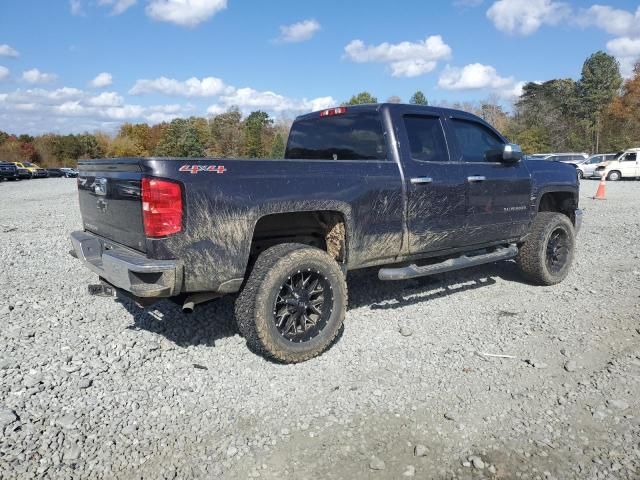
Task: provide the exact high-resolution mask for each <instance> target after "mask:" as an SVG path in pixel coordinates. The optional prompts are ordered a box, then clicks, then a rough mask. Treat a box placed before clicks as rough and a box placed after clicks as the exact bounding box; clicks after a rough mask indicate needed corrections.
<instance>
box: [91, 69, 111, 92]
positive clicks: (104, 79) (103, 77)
mask: <svg viewBox="0 0 640 480" xmlns="http://www.w3.org/2000/svg"><path fill="white" fill-rule="evenodd" d="M112 83H113V77H112V76H111V74H110V73H107V72H102V73H99V74H98V75H97V76H96V78H94V79H93V80H91V82H90V84H91V86H92V87H96V88H103V87H108V86H109V85H111V84H112Z"/></svg>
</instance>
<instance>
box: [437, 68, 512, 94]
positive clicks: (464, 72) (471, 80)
mask: <svg viewBox="0 0 640 480" xmlns="http://www.w3.org/2000/svg"><path fill="white" fill-rule="evenodd" d="M514 82H515V81H514V79H513V77H508V78H505V77H501V76H500V75H498V72H497V71H496V69H495V68H493V67H492V66H490V65H482V64H481V63H472V64H469V65H466V66H465V67H463V68H456V67H447V68H446V69H445V70H444V71H443V72H442V74H441V75H440V79H439V80H438V86H439V87H440V88H444V89H445V90H483V89H489V90H499V89H504V88H507V87H509V86H510V85H513V84H514Z"/></svg>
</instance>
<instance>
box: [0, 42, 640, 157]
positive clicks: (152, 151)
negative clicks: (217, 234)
mask: <svg viewBox="0 0 640 480" xmlns="http://www.w3.org/2000/svg"><path fill="white" fill-rule="evenodd" d="M387 101H388V102H392V103H400V102H401V101H402V99H401V98H400V97H398V96H392V97H390V98H388V99H387ZM377 102H378V99H377V98H376V97H375V96H373V95H372V94H371V93H369V92H367V91H363V92H360V93H358V94H356V95H353V96H352V97H351V98H350V99H349V100H347V101H345V102H343V103H342V105H347V106H348V105H357V104H363V103H377ZM409 103H412V104H416V105H429V101H428V100H427V98H426V96H425V95H424V93H423V92H421V91H417V92H415V93H414V95H412V97H411V98H410V99H409ZM435 106H443V107H450V108H456V109H461V110H465V111H468V112H471V113H474V114H476V115H478V116H480V117H482V118H483V119H485V120H486V121H487V122H489V123H490V124H492V125H494V126H495V127H496V128H497V129H498V130H499V131H501V132H502V133H503V134H504V135H505V136H506V137H507V138H509V140H510V141H512V142H514V143H519V144H520V145H521V146H522V148H523V150H524V151H525V152H527V153H540V152H562V151H581V152H582V151H584V152H588V153H601V152H615V151H619V150H622V149H625V148H629V147H634V146H640V63H639V64H638V65H636V68H635V70H634V73H633V75H632V77H631V78H629V79H627V80H626V81H623V78H622V76H621V75H620V66H619V64H618V62H617V60H616V59H615V58H614V57H612V56H610V55H608V54H606V53H605V52H596V53H594V54H593V55H591V56H590V57H589V58H588V59H587V60H586V61H585V62H584V65H583V68H582V74H581V77H580V79H579V80H577V81H575V80H573V79H570V78H565V79H554V80H549V81H547V82H544V83H536V82H530V83H527V84H526V85H524V87H523V92H522V95H521V96H520V97H519V98H517V99H516V100H515V101H514V103H513V107H512V109H511V111H510V112H509V111H505V109H504V108H503V106H502V105H501V102H500V98H499V97H498V96H496V95H494V96H492V97H489V98H488V99H486V100H484V101H479V102H462V103H461V102H454V103H450V102H436V103H435ZM290 126H291V121H290V120H287V119H280V120H278V121H275V120H274V119H273V118H271V117H270V116H269V115H268V114H267V113H266V112H263V111H255V112H251V113H250V114H249V115H247V116H246V117H243V116H242V114H241V113H240V111H239V110H238V109H237V108H231V109H230V110H229V111H227V112H225V113H222V114H219V115H215V116H212V117H209V118H203V117H191V118H176V119H174V120H172V121H171V122H163V123H160V124H157V125H148V124H146V123H137V124H132V123H125V124H123V125H122V126H121V127H120V128H119V130H118V132H117V133H116V134H115V135H108V134H106V133H103V132H95V133H82V134H77V135H74V134H70V135H58V134H52V133H50V134H45V135H38V136H31V135H26V134H21V135H12V134H9V133H6V132H2V131H0V160H5V161H31V162H35V163H38V164H40V165H42V166H45V167H53V166H73V165H75V163H76V162H77V160H78V159H82V158H104V157H129V156H133V157H135V156H167V157H222V158H226V157H253V158H282V157H283V156H284V151H285V144H286V139H287V135H288V132H289V128H290Z"/></svg>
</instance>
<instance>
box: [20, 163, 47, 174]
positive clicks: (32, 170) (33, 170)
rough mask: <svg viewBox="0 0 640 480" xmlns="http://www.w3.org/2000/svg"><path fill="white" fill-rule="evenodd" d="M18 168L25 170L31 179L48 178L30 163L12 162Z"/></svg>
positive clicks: (43, 171)
mask: <svg viewBox="0 0 640 480" xmlns="http://www.w3.org/2000/svg"><path fill="white" fill-rule="evenodd" d="M13 163H14V164H15V165H16V167H18V168H26V169H27V170H29V173H31V178H46V177H48V176H49V174H48V173H47V171H46V170H45V169H44V168H42V167H40V166H39V165H36V164H35V163H31V162H13Z"/></svg>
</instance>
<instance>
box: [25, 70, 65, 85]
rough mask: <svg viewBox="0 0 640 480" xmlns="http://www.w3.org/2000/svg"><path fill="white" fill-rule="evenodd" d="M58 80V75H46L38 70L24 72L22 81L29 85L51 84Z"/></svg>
mask: <svg viewBox="0 0 640 480" xmlns="http://www.w3.org/2000/svg"><path fill="white" fill-rule="evenodd" d="M56 78H58V77H57V75H56V74H54V73H44V72H41V71H40V70H38V69H37V68H32V69H31V70H25V71H24V72H22V79H23V80H24V81H26V82H28V83H49V82H53V81H54V80H55V79H56Z"/></svg>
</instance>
